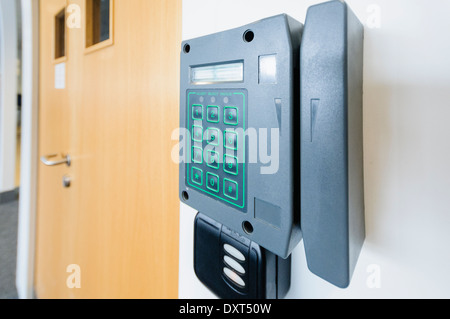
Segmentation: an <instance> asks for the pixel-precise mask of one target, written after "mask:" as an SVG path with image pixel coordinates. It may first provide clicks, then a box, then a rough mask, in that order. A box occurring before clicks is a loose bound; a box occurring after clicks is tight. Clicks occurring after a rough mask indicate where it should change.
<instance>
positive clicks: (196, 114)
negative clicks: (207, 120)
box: [192, 104, 203, 121]
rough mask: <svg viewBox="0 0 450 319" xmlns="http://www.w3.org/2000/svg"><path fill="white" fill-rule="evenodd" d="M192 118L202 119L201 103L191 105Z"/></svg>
mask: <svg viewBox="0 0 450 319" xmlns="http://www.w3.org/2000/svg"><path fill="white" fill-rule="evenodd" d="M192 119H193V120H198V121H202V120H203V105H199V104H194V105H192Z"/></svg>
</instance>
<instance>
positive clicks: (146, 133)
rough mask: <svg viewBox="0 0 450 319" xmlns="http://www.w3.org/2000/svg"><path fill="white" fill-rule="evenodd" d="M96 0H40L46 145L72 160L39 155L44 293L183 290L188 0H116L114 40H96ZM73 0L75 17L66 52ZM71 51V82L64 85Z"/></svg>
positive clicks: (134, 294) (39, 272)
mask: <svg viewBox="0 0 450 319" xmlns="http://www.w3.org/2000/svg"><path fill="white" fill-rule="evenodd" d="M89 1H92V0H73V1H67V2H66V1H65V0H45V1H40V105H39V107H40V113H39V116H40V120H39V133H40V135H39V153H40V156H45V155H48V154H52V153H58V154H60V155H66V154H70V156H71V159H72V161H71V166H70V167H68V166H67V165H59V166H53V167H49V166H45V165H44V164H40V167H39V186H38V187H39V188H38V227H37V247H36V270H35V278H36V279H35V286H36V294H37V297H38V298H177V294H178V292H177V291H178V287H177V286H178V240H179V237H178V230H179V225H178V224H179V216H178V215H179V200H178V195H177V194H178V177H177V176H178V166H177V164H176V163H174V162H172V159H171V148H172V147H173V142H172V141H171V134H172V131H173V130H174V129H176V128H177V127H178V126H179V125H178V107H179V101H178V96H179V93H178V92H179V80H178V79H179V76H178V74H179V45H180V42H181V1H180V0H152V1H149V0H132V1H129V0H115V1H111V2H110V5H111V7H110V12H109V13H110V16H111V25H110V30H109V31H110V38H109V40H106V41H103V42H101V43H99V44H98V45H94V46H90V47H88V48H86V43H87V42H88V44H89V45H90V44H91V43H89V42H90V41H92V39H91V38H90V36H89V34H90V33H89V32H87V30H86V25H87V26H88V28H90V27H91V26H92V25H95V23H93V22H92V21H89V18H90V17H91V13H90V10H91V9H92V8H88V7H87V6H86V4H87V5H92V3H89ZM103 1H104V0H102V2H103ZM94 2H96V1H94ZM71 5H72V6H71ZM74 5H75V6H74ZM94 5H95V4H94ZM64 6H66V7H67V6H71V7H70V10H69V11H66V17H65V18H66V20H67V19H75V20H71V21H70V23H66V28H65V32H66V48H65V56H64V57H62V58H58V59H57V60H56V61H55V51H58V46H57V45H56V46H55V44H54V43H55V38H58V37H60V34H59V33H58V32H55V24H57V22H55V21H57V19H56V20H55V17H57V15H58V13H59V12H60V11H61V9H62V8H63V7H64ZM78 9H79V12H80V14H81V25H80V26H81V27H80V28H78V26H77V24H76V22H77V20H76V18H77V16H76V14H77V12H78V11H77V10H78ZM73 14H75V16H73ZM86 14H88V15H89V17H86ZM68 25H69V26H71V28H68V27H67V26H68ZM61 63H65V83H64V84H65V88H63V89H55V85H56V86H58V85H60V84H61V83H55V77H57V76H58V74H57V72H55V67H56V68H62V67H61ZM55 73H56V74H55ZM64 176H66V177H68V178H70V181H71V183H70V187H63V183H62V179H63V177H64ZM71 265H75V266H76V267H79V268H78V270H79V273H78V270H77V268H73V267H72V268H69V269H68V267H69V266H71ZM68 271H69V272H68ZM78 274H79V275H80V276H79V277H73V276H74V275H78ZM73 278H75V279H76V280H75V281H77V279H79V283H80V284H81V287H80V288H77V287H75V288H74V287H72V286H71V285H70V283H73V282H72V281H71V280H72V279H73ZM68 280H69V285H68ZM77 283H78V281H77Z"/></svg>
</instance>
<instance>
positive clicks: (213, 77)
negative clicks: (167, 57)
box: [191, 62, 244, 84]
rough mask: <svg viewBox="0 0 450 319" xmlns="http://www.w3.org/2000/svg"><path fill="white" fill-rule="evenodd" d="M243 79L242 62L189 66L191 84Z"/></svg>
mask: <svg viewBox="0 0 450 319" xmlns="http://www.w3.org/2000/svg"><path fill="white" fill-rule="evenodd" d="M243 81H244V62H228V63H219V64H209V65H203V66H195V67H191V83H192V84H214V83H225V82H243Z"/></svg>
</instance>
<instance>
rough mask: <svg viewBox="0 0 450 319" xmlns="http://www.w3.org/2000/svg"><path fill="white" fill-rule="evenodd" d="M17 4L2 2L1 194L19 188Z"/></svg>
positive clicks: (14, 2)
mask: <svg viewBox="0 0 450 319" xmlns="http://www.w3.org/2000/svg"><path fill="white" fill-rule="evenodd" d="M16 21H17V17H16V1H15V0H1V1H0V193H2V192H7V191H11V190H13V189H14V188H15V176H16V175H15V173H16V170H15V168H16V145H17V23H16Z"/></svg>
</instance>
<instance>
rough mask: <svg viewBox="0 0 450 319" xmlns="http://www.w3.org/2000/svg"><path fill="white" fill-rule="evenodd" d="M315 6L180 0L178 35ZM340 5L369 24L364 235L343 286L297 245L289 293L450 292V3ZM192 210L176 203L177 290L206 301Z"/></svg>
mask: <svg viewBox="0 0 450 319" xmlns="http://www.w3.org/2000/svg"><path fill="white" fill-rule="evenodd" d="M319 2H323V1H297V0H277V1H272V0H245V1H242V0H239V1H237V0H226V1H225V0H222V1H220V0H184V1H183V39H184V40H187V39H190V38H193V37H198V36H202V35H205V34H209V33H213V32H217V31H222V30H226V29H230V28H233V27H237V26H240V25H244V24H247V23H250V22H253V21H255V20H258V19H261V18H264V17H268V16H272V15H275V14H278V13H287V14H289V15H291V16H292V17H294V18H296V19H297V20H299V21H301V22H304V20H305V16H306V10H307V8H308V7H309V6H310V5H312V4H315V3H319ZM347 3H348V4H349V5H350V7H351V8H352V9H353V11H354V12H355V13H356V15H357V16H358V17H359V18H360V20H361V21H362V22H363V23H364V24H365V25H366V30H365V70H364V126H365V128H364V144H365V176H366V180H365V187H366V189H365V190H366V194H365V196H366V230H367V239H366V242H365V245H364V247H363V250H362V253H361V256H360V259H359V262H358V265H357V268H356V270H355V274H354V277H353V281H352V284H351V285H350V287H349V288H348V289H346V290H341V289H338V288H335V287H333V286H331V285H330V284H328V283H326V282H324V281H323V280H321V279H319V278H317V277H315V276H314V275H312V274H311V273H310V272H309V271H308V269H307V266H306V260H305V255H304V249H303V245H302V244H300V246H299V247H298V248H297V249H296V250H295V252H294V254H293V264H292V268H293V271H292V276H293V278H292V288H291V291H290V293H289V295H288V298H292V299H296V298H450V248H449V244H450V124H449V123H450V36H449V31H450V19H449V12H450V1H447V0H435V1H426V0H415V1H411V0H397V1H389V0H349V1H347ZM378 11H379V14H380V15H379V18H380V20H377V19H375V20H374V18H376V16H374V14H375V15H376V14H377V13H378ZM199 16H201V17H202V19H201V20H200V19H198V17H199ZM378 22H379V25H378V26H379V28H377V23H378ZM195 213H196V212H195V211H193V210H192V209H190V208H189V207H187V206H185V205H181V210H180V216H181V234H180V236H181V238H180V289H179V296H180V298H212V297H213V295H212V294H211V293H209V292H208V291H207V290H206V289H205V288H204V287H203V286H202V285H201V283H199V282H198V280H197V279H196V277H195V274H194V272H193V270H192V250H193V240H192V233H193V229H192V228H193V220H194V217H195ZM374 269H375V270H379V273H378V272H376V273H374V272H373V270H374ZM374 274H379V275H380V277H379V279H380V281H379V282H376V281H375V282H374V281H372V279H374V278H375V277H374V276H373V275H374ZM374 283H379V286H380V287H379V288H374V287H373V284H374Z"/></svg>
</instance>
